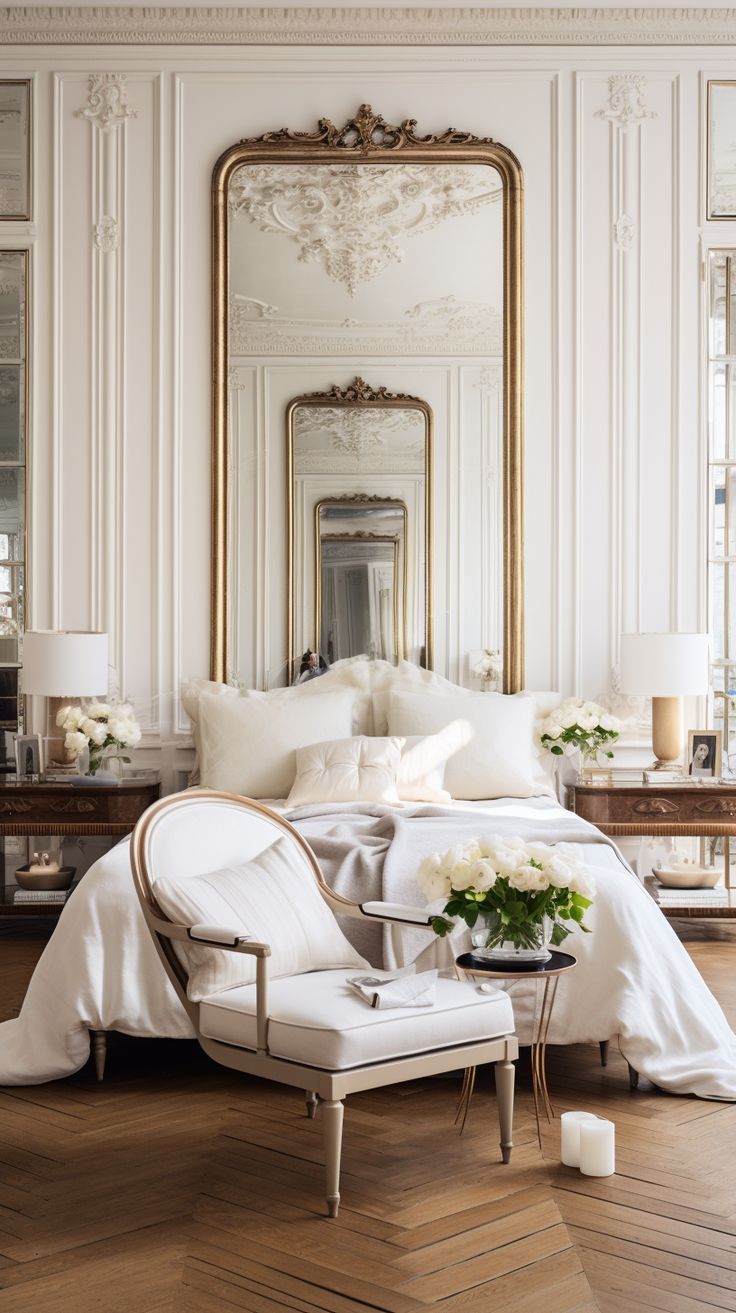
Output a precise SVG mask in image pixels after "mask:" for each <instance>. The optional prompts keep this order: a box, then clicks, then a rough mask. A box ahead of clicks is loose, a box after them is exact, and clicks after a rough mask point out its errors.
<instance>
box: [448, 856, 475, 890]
mask: <svg viewBox="0 0 736 1313" xmlns="http://www.w3.org/2000/svg"><path fill="white" fill-rule="evenodd" d="M473 866H474V863H471V862H458V863H457V865H456V866H455V867H454V869H453V871H452V875H451V877H450V878H451V881H452V887H453V889H457V890H458V892H459V893H462V891H463V890H464V889H470V888H471V886H472V884H473Z"/></svg>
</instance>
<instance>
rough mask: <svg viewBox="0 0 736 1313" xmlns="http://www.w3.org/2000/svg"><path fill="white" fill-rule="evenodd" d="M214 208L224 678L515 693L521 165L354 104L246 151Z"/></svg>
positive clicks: (231, 166)
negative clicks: (477, 669)
mask: <svg viewBox="0 0 736 1313" xmlns="http://www.w3.org/2000/svg"><path fill="white" fill-rule="evenodd" d="M213 197H214V280H215V281H214V309H215V316H214V324H215V329H214V332H215V340H214V359H215V374H216V380H215V399H214V410H213V414H214V420H213V442H214V447H213V453H214V464H213V468H214V491H213V523H214V543H215V555H214V563H213V631H212V632H213V645H212V671H213V675H215V676H222V675H223V674H227V675H235V676H236V677H238V678H240V679H242V680H243V681H244V682H247V683H252V684H255V685H256V686H258V687H269V686H272V685H276V684H279V683H284V682H287V681H288V680H289V679H290V678H291V677H292V676H293V672H294V669H295V667H296V666H297V663H298V662H299V659H300V657H301V656H302V654H303V652H304V651H305V649H306V648H312V649H313V650H319V651H320V653H321V655H322V656H323V657H324V659H325V660H328V659H330V658H332V659H335V660H337V659H339V657H340V656H343V655H355V654H356V652H358V651H360V652H363V651H364V652H366V654H367V655H370V654H376V655H378V654H380V655H383V656H385V657H386V658H387V659H390V660H399V659H400V658H402V657H405V658H406V659H408V660H411V661H413V662H416V663H420V664H426V665H436V666H437V668H439V669H441V670H443V671H444V673H446V674H449V675H455V676H456V677H457V675H458V667H459V666H460V664H461V662H462V661H463V660H465V659H466V656H465V655H464V654H466V653H467V652H468V651H469V650H471V649H473V648H478V647H482V646H491V647H498V648H503V647H506V648H507V649H508V650H507V676H508V677H507V685H508V686H509V687H510V686H512V685H518V686H520V671H521V663H522V660H523V652H522V628H521V624H522V622H521V616H522V605H521V600H522V589H523V579H522V562H521V496H522V487H521V408H520V397H521V376H520V345H521V283H520V238H521V222H520V221H521V175H520V171H519V169H518V165H517V163H516V161H515V160H514V158H513V156H511V155H510V153H509V152H508V151H506V150H505V149H504V147H502V146H498V145H497V144H496V143H494V142H491V141H486V140H485V139H478V138H474V137H472V136H470V134H467V133H466V134H463V133H458V132H454V131H449V132H446V133H443V134H440V135H439V136H436V137H433V136H431V135H428V136H421V135H419V134H418V133H417V132H416V128H415V125H414V123H413V121H412V120H407V121H406V122H405V123H403V124H402V125H401V126H400V127H391V126H390V125H388V124H386V123H385V122H384V120H383V119H381V118H380V117H379V116H378V115H375V114H374V113H373V111H372V110H371V109H370V107H369V106H361V107H360V110H359V111H358V113H357V114H356V116H355V118H354V119H352V120H350V122H349V123H348V124H347V125H346V126H345V127H344V128H342V129H340V128H336V127H334V125H333V124H331V123H330V122H329V121H328V120H326V119H322V120H320V126H319V129H318V131H317V132H315V133H309V132H306V133H305V132H289V131H280V132H275V133H268V134H266V135H265V136H263V137H261V138H257V139H253V140H251V141H244V142H242V143H240V144H239V145H237V146H234V147H233V148H232V149H231V150H230V151H228V152H226V154H225V155H224V156H223V157H222V159H221V160H220V162H219V163H218V166H217V168H216V170H215V179H214V188H213ZM347 499H352V504H351V505H347ZM341 503H342V504H341ZM392 503H393V509H391V506H392ZM317 507H322V508H323V510H321V511H320V512H319V513H318V512H317V509H316V508H317ZM328 507H329V508H330V509H327V508H328ZM396 508H399V509H398V510H397V509H396ZM504 517H505V518H504ZM440 542H441V543H442V556H441V562H440V563H441V564H442V566H443V568H442V569H436V568H434V565H435V563H434V562H433V559H432V557H433V552H436V551H437V547H436V544H438V543H440ZM359 544H362V545H359ZM461 594H462V595H461ZM279 596H281V597H282V598H283V599H284V601H285V602H286V605H282V606H281V607H279V605H278V602H277V598H278V597H279Z"/></svg>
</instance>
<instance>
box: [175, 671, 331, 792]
mask: <svg viewBox="0 0 736 1313" xmlns="http://www.w3.org/2000/svg"><path fill="white" fill-rule="evenodd" d="M325 678H326V677H325ZM320 682H321V681H320V680H315V681H314V683H315V684H317V683H320ZM354 697H355V694H354V692H353V691H352V690H351V689H341V690H339V691H336V692H333V693H325V695H324V696H323V697H318V696H317V695H316V694H314V695H313V696H311V697H280V698H273V697H271V696H269V695H265V694H264V695H263V696H261V697H239V698H225V697H216V696H215V697H213V696H212V695H210V694H207V693H204V694H202V696H201V697H200V699H199V737H200V747H201V758H200V773H201V779H202V784H204V785H206V786H207V787H209V788H211V789H223V790H225V792H227V793H240V794H243V795H244V796H245V797H248V798H285V797H286V795H287V794H288V792H289V789H290V788H291V786H292V784H293V783H294V776H295V775H296V750H297V748H302V747H304V746H306V744H308V743H314V742H315V741H316V740H317V739H323V738H324V737H325V735H328V736H329V737H330V738H335V739H339V738H348V737H349V736H350V733H351V730H352V717H353V701H354Z"/></svg>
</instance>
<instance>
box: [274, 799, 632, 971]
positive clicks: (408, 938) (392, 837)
mask: <svg viewBox="0 0 736 1313" xmlns="http://www.w3.org/2000/svg"><path fill="white" fill-rule="evenodd" d="M530 810H532V811H533V813H534V815H533V820H532V819H530V816H529V812H530ZM287 816H288V819H289V820H290V821H291V822H292V823H293V824H294V825H295V826H296V828H297V829H298V830H299V831H300V833H301V834H303V835H304V838H305V839H306V840H307V841H308V842H309V844H310V845H311V847H312V848H313V850H314V852H315V854H316V856H317V859H318V861H319V863H320V866H321V867H322V871H323V872H324V876H325V879H326V880H327V883H328V884H329V886H330V888H331V889H334V890H335V892H336V893H338V894H342V895H343V897H345V898H351V899H352V900H353V901H354V902H360V903H365V902H368V901H369V900H372V899H383V900H384V901H386V902H392V903H408V904H410V905H413V906H417V905H419V906H422V905H423V904H424V901H425V900H424V896H423V894H422V892H421V890H420V889H419V886H418V885H417V881H416V876H417V871H418V869H419V866H420V863H421V862H422V861H423V859H424V858H425V857H427V856H428V855H429V854H430V853H433V852H440V853H441V852H444V851H445V850H446V849H447V848H451V847H452V846H453V845H454V844H461V843H466V842H467V841H468V840H470V839H474V838H476V837H477V836H478V835H490V834H500V835H506V836H510V835H520V836H521V837H522V838H523V839H527V840H529V841H532V840H536V841H539V842H542V843H597V844H604V845H607V846H608V847H610V848H613V849H614V851H615V852H617V853H618V850H617V849H616V847H615V844H612V843H611V841H610V839H607V838H606V836H605V835H604V834H601V831H600V830H597V829H596V828H595V826H594V825H590V824H589V823H588V822H587V821H583V820H580V818H579V817H577V816H574V815H573V814H572V813H571V812H567V811H563V810H562V808H560V806H559V805H558V803H557V802H555V801H553V800H552V799H550V798H525V799H524V800H523V801H521V802H519V803H518V804H517V805H515V804H514V801H513V799H509V798H502V799H499V800H498V802H495V803H484V804H483V810H482V811H480V810H478V809H474V808H473V807H472V804H471V805H469V806H467V808H463V807H462V804H457V805H456V806H455V807H452V808H450V807H441V806H427V805H426V804H420V805H417V806H410V807H402V808H401V810H397V809H396V808H395V807H385V806H382V805H380V804H371V803H356V804H355V806H354V807H351V808H350V809H349V810H348V809H347V807H346V804H342V803H340V804H338V803H334V804H314V805H312V806H306V807H298V808H296V809H295V810H294V811H292V812H289V813H287ZM618 856H619V857H620V854H618ZM621 862H622V864H623V865H624V866H625V867H626V869H627V870H628V871H629V873H630V875H631V878H632V880H634V881H635V882H636V884H637V885H638V884H639V882H638V880H637V878H636V876H635V875H634V873H633V871H631V870H630V868H629V867H628V865H627V863H626V862H625V861H624V859H623V858H621ZM439 906H440V905H439V904H438V905H437V909H436V910H439ZM433 907H434V905H433ZM339 920H340V922H341V925H342V929H343V931H344V933H345V934H346V935H347V937H348V938H349V939H350V941H351V943H353V944H354V945H355V947H356V948H357V950H358V952H359V953H362V954H363V956H364V957H366V958H367V959H368V961H369V962H371V963H372V964H373V966H380V965H383V966H385V967H394V966H395V965H396V961H395V957H394V954H393V950H392V946H391V938H390V928H389V927H388V926H381V925H380V924H379V925H375V924H374V925H363V924H360V923H359V922H356V921H355V920H353V919H351V918H350V917H340V918H339ZM402 941H403V945H404V952H405V954H406V960H407V961H408V962H411V961H413V960H414V959H415V958H417V957H418V956H419V954H420V953H421V952H422V951H423V950H424V949H425V948H427V947H428V946H429V945H430V944H432V943H433V941H434V935H433V933H432V931H430V930H411V929H406V930H404V931H403V932H402Z"/></svg>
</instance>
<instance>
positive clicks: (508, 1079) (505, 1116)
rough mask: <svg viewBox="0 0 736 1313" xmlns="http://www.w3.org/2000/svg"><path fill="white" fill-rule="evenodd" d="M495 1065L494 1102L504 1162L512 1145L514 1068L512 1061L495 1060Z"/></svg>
mask: <svg viewBox="0 0 736 1313" xmlns="http://www.w3.org/2000/svg"><path fill="white" fill-rule="evenodd" d="M495 1067H496V1102H497V1103H498V1125H499V1128H500V1131H501V1157H502V1158H503V1161H504V1162H505V1163H507V1162H509V1161H510V1159H511V1150H512V1149H513V1147H514V1143H513V1139H512V1136H513V1131H514V1079H515V1076H516V1068H515V1066H514V1064H513V1062H509V1061H505V1062H497V1063H496V1064H495Z"/></svg>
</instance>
